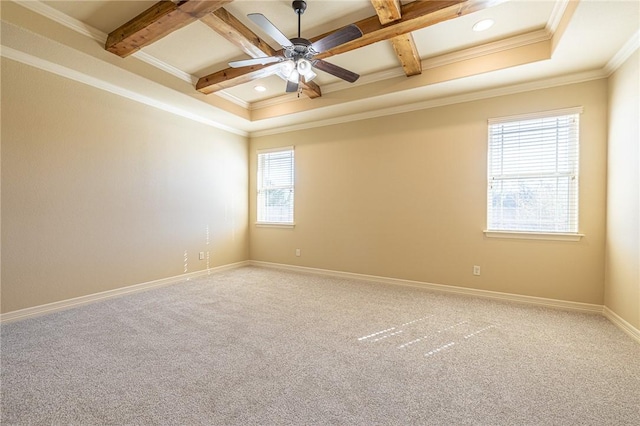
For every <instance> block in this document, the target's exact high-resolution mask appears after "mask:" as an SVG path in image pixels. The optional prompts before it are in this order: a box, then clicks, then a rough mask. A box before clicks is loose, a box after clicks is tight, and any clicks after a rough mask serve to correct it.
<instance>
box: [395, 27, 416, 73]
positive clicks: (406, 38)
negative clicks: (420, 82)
mask: <svg viewBox="0 0 640 426" xmlns="http://www.w3.org/2000/svg"><path fill="white" fill-rule="evenodd" d="M390 41H391V45H392V46H393V50H394V51H395V52H396V56H397V57H398V60H400V64H401V65H402V69H403V71H404V73H405V75H406V76H407V77H411V76H412V75H419V74H422V60H421V59H420V54H419V53H418V48H417V47H416V43H415V41H413V35H412V34H411V33H406V34H402V35H399V36H395V37H393V38H392V39H390Z"/></svg>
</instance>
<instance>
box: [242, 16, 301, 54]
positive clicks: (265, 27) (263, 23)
mask: <svg viewBox="0 0 640 426" xmlns="http://www.w3.org/2000/svg"><path fill="white" fill-rule="evenodd" d="M247 18H249V19H251V20H252V21H253V23H254V24H256V25H257V26H259V27H260V28H262V31H264V32H265V33H267V35H268V36H269V37H271V38H272V39H274V40H275V41H277V42H278V43H279V44H280V45H281V46H282V47H290V46H292V44H291V41H290V40H289V39H288V38H287V36H285V35H284V34H282V32H281V31H280V30H279V29H278V28H277V27H276V26H275V25H273V24H272V23H271V21H269V20H268V19H267V18H266V17H265V16H264V15H263V14H262V13H250V14H248V15H247Z"/></svg>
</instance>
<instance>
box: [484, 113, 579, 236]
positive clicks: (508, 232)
mask: <svg viewBox="0 0 640 426" xmlns="http://www.w3.org/2000/svg"><path fill="white" fill-rule="evenodd" d="M583 110H584V108H583V107H582V106H577V107H569V108H562V109H555V110H548V111H539V112H533V113H526V114H518V115H510V116H503V117H494V118H489V119H488V120H487V156H489V139H488V138H489V135H490V133H491V129H490V128H491V125H493V124H502V123H509V122H513V121H523V120H531V119H537V118H547V117H555V116H561V115H572V114H578V115H580V114H582V112H583ZM579 148H580V128H578V159H577V161H578V163H579V162H580V150H579ZM488 171H489V158H487V172H488ZM488 177H489V174H488V173H487V178H488ZM488 186H489V182H488V181H487V188H488ZM486 194H487V199H486V203H485V212H486V213H487V216H486V218H485V226H486V229H484V230H483V233H484V236H485V237H486V238H506V239H525V240H548V241H580V240H581V239H582V237H584V236H585V235H584V234H582V233H580V223H581V222H580V186H578V188H577V193H576V194H575V196H576V197H577V205H578V211H577V218H576V220H577V224H578V230H577V231H576V232H550V231H540V232H536V231H524V230H523V231H520V230H497V229H488V225H489V216H488V213H489V198H488V191H487V192H486Z"/></svg>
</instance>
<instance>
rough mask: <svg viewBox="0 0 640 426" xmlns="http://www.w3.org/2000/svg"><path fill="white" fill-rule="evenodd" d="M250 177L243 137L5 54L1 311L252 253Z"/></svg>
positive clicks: (202, 267) (166, 274) (130, 282)
mask: <svg viewBox="0 0 640 426" xmlns="http://www.w3.org/2000/svg"><path fill="white" fill-rule="evenodd" d="M247 179H248V176H247V140H246V138H244V137H242V136H238V135H234V134H229V133H226V132H223V131H220V130H217V129H214V128H212V127H208V126H205V125H202V124H199V123H195V122H193V121H190V120H187V119H184V118H181V117H177V116H175V115H171V114H169V113H166V112H163V111H160V110H157V109H154V108H151V107H148V106H145V105H142V104H139V103H136V102H133V101H130V100H127V99H124V98H121V97H118V96H115V95H112V94H109V93H106V92H103V91H100V90H97V89H95V88H92V87H89V86H85V85H83V84H80V83H77V82H74V81H71V80H67V79H65V78H62V77H59V76H56V75H53V74H49V73H46V72H44V71H40V70H37V69H35V68H31V67H29V66H26V65H22V64H19V63H16V62H13V61H10V60H5V59H3V60H2V204H1V206H2V312H9V311H13V310H17V309H21V308H26V307H31V306H37V305H41V304H45V303H50V302H54V301H59V300H65V299H69V298H72V297H78V296H83V295H87V294H92V293H96V292H100V291H105V290H110V289H114V288H119V287H124V286H128V285H132V284H139V283H143V282H148V281H151V280H155V279H160V278H165V277H171V276H176V275H180V274H182V273H184V271H185V269H186V270H187V272H193V271H197V270H203V269H205V268H207V266H209V267H214V266H218V265H224V264H229V263H234V262H238V261H243V260H246V259H247V258H248V232H247V211H248V204H247V198H248V197H247V187H248V180H247ZM185 251H186V253H187V261H186V267H185ZM200 251H204V252H207V251H208V252H209V254H210V257H209V261H208V262H207V259H205V260H198V252H200Z"/></svg>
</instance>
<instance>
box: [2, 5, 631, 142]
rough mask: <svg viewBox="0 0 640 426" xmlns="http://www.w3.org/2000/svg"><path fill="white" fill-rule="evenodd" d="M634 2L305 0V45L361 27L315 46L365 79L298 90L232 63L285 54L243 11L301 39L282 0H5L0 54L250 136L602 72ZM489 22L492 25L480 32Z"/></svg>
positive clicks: (324, 77) (326, 78)
mask: <svg viewBox="0 0 640 426" xmlns="http://www.w3.org/2000/svg"><path fill="white" fill-rule="evenodd" d="M639 6H640V2H637V1H635V0H630V1H624V0H609V1H592V0H582V1H580V2H578V1H568V0H556V1H538V0H525V1H521V0H508V1H507V0H463V1H460V0H454V1H394V0H390V1H386V0H385V1H378V0H307V9H306V11H305V13H304V14H303V15H302V16H301V37H303V38H307V39H309V40H311V41H312V42H313V41H314V40H316V39H318V38H320V37H322V36H323V35H326V34H328V33H331V32H333V31H335V30H338V29H340V28H342V27H344V26H346V25H349V24H355V25H357V26H359V27H360V29H361V30H362V32H363V33H364V35H363V37H362V38H360V39H357V40H354V41H352V42H349V43H347V44H345V45H343V46H338V47H337V48H335V49H331V50H330V51H329V52H327V53H326V54H322V55H321V56H322V57H324V59H325V60H326V61H327V62H330V63H332V64H335V65H338V66H340V67H343V68H346V69H348V70H351V71H353V72H355V73H357V74H359V75H360V78H359V79H358V80H357V81H356V82H355V83H348V82H346V81H343V80H341V79H339V78H337V77H335V76H333V75H331V74H328V73H325V72H322V71H319V70H317V77H316V78H315V79H314V80H313V81H312V82H311V83H309V84H308V85H305V86H304V90H302V93H286V92H285V86H286V82H285V80H284V79H283V78H281V77H279V76H278V75H276V74H273V73H271V75H267V76H263V77H257V78H254V77H253V76H252V74H251V72H253V75H255V74H260V72H259V70H260V69H262V68H265V69H266V68H269V67H274V66H275V67H277V66H279V64H275V65H273V64H269V65H267V66H264V67H263V66H257V67H254V68H255V69H253V68H252V69H246V68H245V69H242V68H235V69H234V68H230V67H229V65H228V63H229V62H230V61H234V60H242V59H248V58H251V57H258V56H269V55H270V54H273V52H277V51H279V50H281V49H282V47H281V46H280V45H279V44H278V43H277V42H276V41H275V40H273V39H272V38H271V37H269V35H268V34H266V33H265V32H264V31H263V29H262V28H260V27H258V26H257V25H256V24H255V23H254V22H253V21H252V20H250V19H248V18H247V15H248V14H249V13H260V14H263V15H264V16H265V17H267V18H268V19H269V21H271V22H272V23H273V24H274V25H275V26H276V27H277V28H278V29H279V30H280V31H281V32H282V33H284V35H285V36H286V37H287V38H293V37H297V31H298V17H297V15H296V13H295V12H294V10H293V9H292V7H291V1H289V0H269V1H264V0H263V1H255V0H235V1H230V0H224V1H196V0H188V1H182V2H179V3H174V2H170V1H164V2H156V1H110V0H94V1H17V0H16V1H12V2H2V31H3V33H2V45H3V46H2V47H3V49H2V54H3V56H5V57H8V58H10V59H14V60H20V61H22V62H25V63H29V64H31V65H35V66H39V67H41V68H43V69H47V70H49V71H52V72H57V73H59V74H63V75H66V76H67V77H70V78H75V79H77V80H80V81H83V82H85V83H87V84H93V85H95V86H97V87H101V88H103V89H105V90H110V91H112V92H116V93H119V94H121V95H123V96H128V97H131V98H134V99H137V100H139V101H141V102H146V103H148V104H151V105H154V106H157V107H160V108H164V109H168V110H171V109H173V110H174V111H173V112H176V113H180V114H182V115H185V116H189V117H190V118H193V119H197V120H200V121H203V122H207V123H209V124H211V125H214V126H218V127H222V128H225V129H227V130H232V131H236V132H240V133H244V134H251V133H256V132H262V133H264V132H270V131H282V130H286V129H292V128H299V127H305V126H310V125H316V124H322V123H330V122H339V121H342V120H350V119H357V118H359V117H365V116H376V115H379V116H383V115H386V114H392V113H395V112H401V111H406V110H411V109H419V108H425V107H428V106H430V105H436V104H443V103H450V102H456V101H460V100H465V99H473V98H477V97H487V96H492V95H495V94H501V93H505V92H508V91H509V90H511V91H522V90H529V89H531V88H535V87H543V86H545V85H554V84H563V83H566V82H572V81H584V80H588V79H593V78H602V77H604V76H606V75H608V73H609V72H611V69H612V68H615V66H616V62H617V61H618V62H619V61H621V60H623V59H624V58H625V57H626V56H628V55H629V53H630V52H632V51H633V50H634V49H636V48H637V47H638V43H639V41H638V39H639V37H640V36H639V33H638V31H639V28H640V7H639ZM484 19H491V20H493V22H494V24H493V26H491V27H490V28H488V29H487V30H485V31H481V32H476V31H474V30H473V26H474V24H475V23H477V22H479V21H481V20H484ZM117 43H119V44H117ZM116 44H117V47H114V46H116ZM140 46H142V47H140ZM105 47H106V48H107V49H105ZM112 52H115V53H112ZM249 71H251V72H249ZM247 76H251V78H248V77H247ZM256 86H262V87H263V88H264V89H265V90H264V91H257V90H256Z"/></svg>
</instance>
